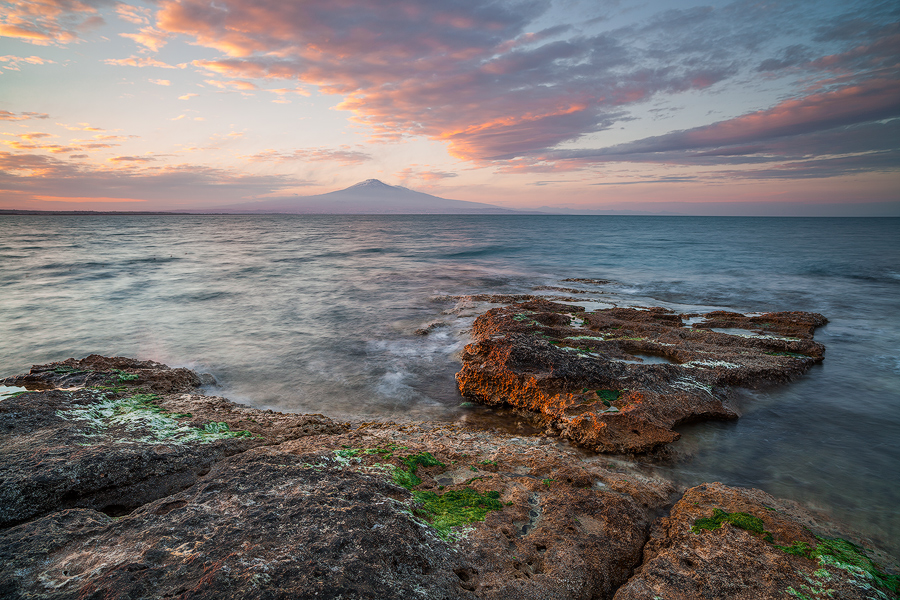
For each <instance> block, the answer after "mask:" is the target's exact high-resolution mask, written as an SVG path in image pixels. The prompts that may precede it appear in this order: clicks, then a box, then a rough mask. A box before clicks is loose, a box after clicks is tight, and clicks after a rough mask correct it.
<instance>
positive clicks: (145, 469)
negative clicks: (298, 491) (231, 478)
mask: <svg viewBox="0 0 900 600" xmlns="http://www.w3.org/2000/svg"><path fill="white" fill-rule="evenodd" d="M202 380H203V379H202V378H201V377H200V376H198V375H197V374H196V373H194V372H193V371H190V370H189V369H183V368H182V369H170V368H169V367H167V366H166V365H161V364H159V363H153V362H149V361H143V362H142V361H135V360H131V359H127V358H105V357H100V356H96V355H95V356H89V357H87V358H85V359H82V360H77V361H76V360H74V359H70V360H67V361H65V362H60V363H53V364H50V365H39V366H35V367H34V368H32V369H31V372H30V373H29V374H27V375H24V376H17V377H9V378H7V379H4V380H2V384H3V385H7V386H16V387H24V388H26V389H28V390H31V391H28V392H26V393H19V394H15V395H13V396H11V397H7V398H5V399H3V400H2V402H0V526H4V525H10V524H14V523H18V522H21V521H25V520H28V519H33V518H35V517H37V516H40V515H42V514H45V513H47V512H50V511H53V510H60V509H64V508H76V507H80V508H92V509H95V510H98V511H102V512H105V513H107V514H110V515H113V516H118V515H120V514H124V513H126V512H128V511H130V510H133V509H134V508H136V507H138V506H141V505H143V504H145V503H147V502H150V501H152V500H155V499H156V498H160V497H165V496H168V495H170V494H172V493H175V492H177V491H178V490H181V489H183V488H186V487H188V486H190V485H192V484H193V483H194V482H196V481H197V479H198V477H201V476H202V475H204V474H206V473H207V472H209V470H210V469H211V468H212V466H213V465H214V464H215V463H216V462H218V461H220V460H221V459H223V458H225V457H227V456H231V455H233V454H236V453H239V452H243V451H244V450H247V449H248V448H252V447H255V446H259V445H265V444H272V443H278V442H281V441H284V440H286V439H292V438H295V437H299V436H302V435H310V434H320V433H329V432H341V431H344V430H345V428H346V426H345V425H342V424H338V423H334V422H332V421H331V420H330V419H327V418H325V417H322V416H321V415H285V414H279V413H272V412H271V411H261V410H257V409H253V408H249V407H242V406H239V405H235V404H233V403H231V402H229V401H227V400H225V399H224V398H215V397H207V396H201V395H198V394H196V393H192V392H196V391H197V388H198V387H199V386H200V385H201V382H202ZM157 392H159V393H157Z"/></svg>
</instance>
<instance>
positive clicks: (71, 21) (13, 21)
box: [0, 0, 105, 46]
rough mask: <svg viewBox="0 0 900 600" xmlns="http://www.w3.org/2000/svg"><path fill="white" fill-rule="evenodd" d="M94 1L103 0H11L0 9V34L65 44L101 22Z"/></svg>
mask: <svg viewBox="0 0 900 600" xmlns="http://www.w3.org/2000/svg"><path fill="white" fill-rule="evenodd" d="M94 4H105V2H104V1H103V0H99V1H98V0H85V1H84V2H82V1H80V0H11V1H9V2H5V3H4V9H3V12H0V36H3V37H11V38H17V39H20V40H22V41H25V42H29V43H31V44H36V45H40V46H46V45H49V44H54V43H55V44H60V45H62V44H68V43H70V42H73V41H76V40H77V39H78V32H79V31H84V30H85V29H89V28H91V27H96V26H97V25H100V24H101V23H103V19H102V18H101V17H100V16H99V15H98V14H97V7H96V6H94Z"/></svg>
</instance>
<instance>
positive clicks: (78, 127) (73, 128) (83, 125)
mask: <svg viewBox="0 0 900 600" xmlns="http://www.w3.org/2000/svg"><path fill="white" fill-rule="evenodd" d="M57 125H59V126H60V127H64V128H65V129H68V130H69V131H106V130H105V129H103V128H102V127H93V126H92V125H91V124H90V123H78V124H77V125H66V124H65V123H57Z"/></svg>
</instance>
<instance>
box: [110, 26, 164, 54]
mask: <svg viewBox="0 0 900 600" xmlns="http://www.w3.org/2000/svg"><path fill="white" fill-rule="evenodd" d="M119 35H120V36H122V37H124V38H128V39H131V40H134V41H135V42H137V43H138V44H140V45H141V46H144V47H145V48H146V49H147V50H151V51H153V52H158V51H159V49H160V48H162V47H163V46H165V45H166V43H168V41H169V34H167V33H164V32H162V31H158V30H156V29H154V28H153V27H142V28H141V31H140V33H120V34H119Z"/></svg>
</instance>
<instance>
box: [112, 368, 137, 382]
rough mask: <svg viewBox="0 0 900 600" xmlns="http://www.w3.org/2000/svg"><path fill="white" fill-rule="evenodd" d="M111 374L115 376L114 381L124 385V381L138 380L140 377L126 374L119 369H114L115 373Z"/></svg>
mask: <svg viewBox="0 0 900 600" xmlns="http://www.w3.org/2000/svg"><path fill="white" fill-rule="evenodd" d="M113 373H114V374H115V376H116V381H118V382H119V383H125V382H126V381H135V380H137V379H139V378H140V375H137V374H134V373H126V372H125V371H123V370H121V369H116V370H115V371H113Z"/></svg>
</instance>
